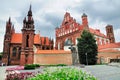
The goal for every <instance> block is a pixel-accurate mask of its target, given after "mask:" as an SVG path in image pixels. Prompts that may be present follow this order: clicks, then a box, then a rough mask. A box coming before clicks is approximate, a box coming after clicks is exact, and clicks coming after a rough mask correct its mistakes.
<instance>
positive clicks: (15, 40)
mask: <svg viewBox="0 0 120 80" xmlns="http://www.w3.org/2000/svg"><path fill="white" fill-rule="evenodd" d="M11 43H20V44H22V34H21V33H14V34H13V35H12V39H11ZM40 43H41V42H40V35H39V34H36V35H35V36H34V44H40ZM46 44H47V45H48V44H49V39H48V37H46Z"/></svg>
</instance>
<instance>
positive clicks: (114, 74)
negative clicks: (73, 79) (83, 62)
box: [83, 65, 120, 80]
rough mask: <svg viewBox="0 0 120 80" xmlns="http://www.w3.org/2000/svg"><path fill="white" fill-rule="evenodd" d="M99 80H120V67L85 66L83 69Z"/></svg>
mask: <svg viewBox="0 0 120 80" xmlns="http://www.w3.org/2000/svg"><path fill="white" fill-rule="evenodd" d="M83 69H84V70H85V71H87V72H88V73H91V74H93V75H94V76H95V77H97V78H98V79H99V80H120V67H116V66H109V65H94V66H85V68H83Z"/></svg>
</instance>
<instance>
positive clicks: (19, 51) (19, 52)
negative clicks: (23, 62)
mask: <svg viewBox="0 0 120 80" xmlns="http://www.w3.org/2000/svg"><path fill="white" fill-rule="evenodd" d="M20 54H21V47H19V50H18V59H20Z"/></svg>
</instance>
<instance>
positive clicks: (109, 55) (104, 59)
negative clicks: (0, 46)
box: [98, 52, 120, 63]
mask: <svg viewBox="0 0 120 80" xmlns="http://www.w3.org/2000/svg"><path fill="white" fill-rule="evenodd" d="M118 58H120V52H99V53H98V63H109V62H110V59H118Z"/></svg>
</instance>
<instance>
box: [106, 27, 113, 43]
mask: <svg viewBox="0 0 120 80" xmlns="http://www.w3.org/2000/svg"><path fill="white" fill-rule="evenodd" d="M106 34H107V37H108V38H109V40H110V43H115V37H114V31H113V26H112V25H107V26H106Z"/></svg>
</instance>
